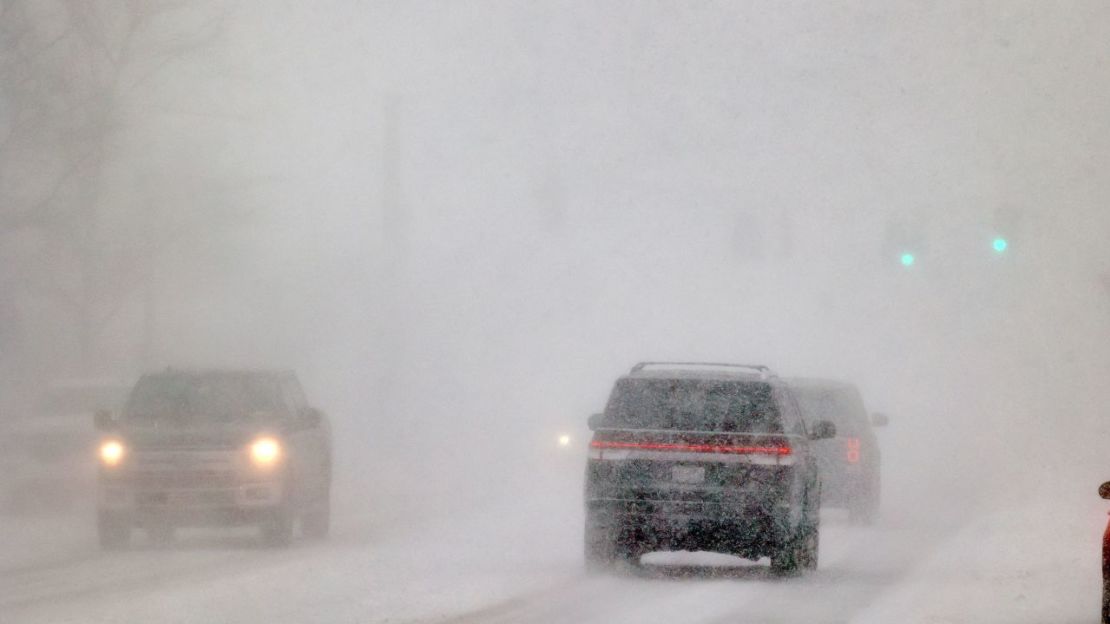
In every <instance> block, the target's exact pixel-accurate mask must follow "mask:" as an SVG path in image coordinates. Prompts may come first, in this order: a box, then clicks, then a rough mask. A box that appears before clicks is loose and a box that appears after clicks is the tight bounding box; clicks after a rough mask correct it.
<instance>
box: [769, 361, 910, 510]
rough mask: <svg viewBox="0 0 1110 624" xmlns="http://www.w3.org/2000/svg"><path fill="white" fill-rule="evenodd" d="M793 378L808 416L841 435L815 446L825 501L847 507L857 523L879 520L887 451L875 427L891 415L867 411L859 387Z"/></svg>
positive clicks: (807, 417) (825, 503) (824, 502)
mask: <svg viewBox="0 0 1110 624" xmlns="http://www.w3.org/2000/svg"><path fill="white" fill-rule="evenodd" d="M788 383H789V384H790V385H791V387H792V388H793V389H794V393H795V395H796V396H797V397H798V404H799V405H800V406H801V408H802V416H803V417H804V418H806V419H807V420H809V421H810V422H816V421H819V420H828V421H830V422H832V423H833V424H834V425H836V437H835V438H832V439H830V440H826V441H823V442H821V443H819V444H817V445H816V451H817V457H818V463H819V465H820V467H821V478H822V482H823V486H824V487H823V489H822V491H821V504H822V505H823V506H825V507H838V508H843V509H847V510H848V515H849V518H850V519H851V520H852V521H853V522H857V523H860V524H870V523H872V522H874V521H875V519H876V517H877V516H878V514H879V501H880V499H881V494H882V455H881V453H880V452H879V441H878V438H877V437H876V436H875V431H874V428H875V427H882V426H885V425H886V424H887V422H888V420H889V419H888V418H887V417H886V416H885V415H883V414H874V415H870V414H868V413H867V409H866V408H865V407H864V405H863V398H862V397H861V396H860V393H859V390H858V389H857V388H856V387H855V386H854V385H852V384H850V383H846V382H842V381H832V380H827V379H790V380H788Z"/></svg>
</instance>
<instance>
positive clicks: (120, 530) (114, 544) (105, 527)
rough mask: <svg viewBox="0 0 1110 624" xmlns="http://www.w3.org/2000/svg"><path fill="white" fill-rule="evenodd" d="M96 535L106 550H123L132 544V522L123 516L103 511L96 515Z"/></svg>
mask: <svg viewBox="0 0 1110 624" xmlns="http://www.w3.org/2000/svg"><path fill="white" fill-rule="evenodd" d="M96 535H97V538H99V541H100V547H101V548H103V549H104V550H121V549H123V548H125V547H126V546H127V545H128V544H129V543H130V542H131V521H130V520H129V519H128V518H127V517H126V516H123V515H121V514H117V513H112V512H108V511H101V512H99V513H97V515H96Z"/></svg>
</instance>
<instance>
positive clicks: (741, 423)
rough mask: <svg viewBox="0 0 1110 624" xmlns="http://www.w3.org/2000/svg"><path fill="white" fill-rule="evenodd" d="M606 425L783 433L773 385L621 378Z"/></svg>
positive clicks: (632, 427)
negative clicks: (772, 388) (772, 391)
mask: <svg viewBox="0 0 1110 624" xmlns="http://www.w3.org/2000/svg"><path fill="white" fill-rule="evenodd" d="M603 422H604V425H605V426H608V427H617V428H627V429H675V430H683V431H721V432H737V433H781V432H782V424H781V420H780V418H779V413H778V409H777V408H776V407H775V402H774V399H773V397H772V395H771V387H770V386H769V385H767V384H765V383H757V382H747V381H719V380H712V381H707V380H701V379H622V380H620V381H618V382H617V385H616V387H615V388H614V389H613V394H612V395H611V396H610V398H609V404H608V405H607V406H606V408H605V416H604V419H603Z"/></svg>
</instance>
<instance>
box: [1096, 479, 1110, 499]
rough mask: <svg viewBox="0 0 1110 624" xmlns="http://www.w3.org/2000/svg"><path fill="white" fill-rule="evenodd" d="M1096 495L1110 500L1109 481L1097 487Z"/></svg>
mask: <svg viewBox="0 0 1110 624" xmlns="http://www.w3.org/2000/svg"><path fill="white" fill-rule="evenodd" d="M1098 495H1099V496H1101V497H1103V498H1108V499H1110V481H1107V482H1106V483H1103V484H1102V485H1100V486H1098Z"/></svg>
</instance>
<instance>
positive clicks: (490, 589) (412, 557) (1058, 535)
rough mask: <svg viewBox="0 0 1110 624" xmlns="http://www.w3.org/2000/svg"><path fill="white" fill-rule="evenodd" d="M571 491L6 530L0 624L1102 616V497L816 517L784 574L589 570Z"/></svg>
mask: <svg viewBox="0 0 1110 624" xmlns="http://www.w3.org/2000/svg"><path fill="white" fill-rule="evenodd" d="M574 487H576V485H575V484H566V485H565V486H554V487H552V488H550V489H549V490H547V495H545V496H536V497H534V498H533V499H532V500H530V501H529V504H527V505H522V504H521V503H520V501H519V499H518V500H515V501H505V502H501V503H494V504H489V505H486V506H483V507H482V508H481V509H477V510H469V511H468V512H467V513H465V514H464V515H450V514H441V515H436V516H425V517H423V518H422V519H421V520H420V521H415V522H409V523H385V522H383V520H382V516H381V514H379V513H375V512H374V511H373V510H367V509H361V510H359V509H354V508H345V509H341V510H340V511H341V513H340V515H339V519H338V521H337V524H336V530H335V534H334V535H333V537H332V538H331V539H329V540H328V541H326V542H298V543H297V544H296V545H295V546H294V547H293V548H291V549H289V550H284V551H281V550H278V551H274V550H266V549H262V548H259V547H258V546H257V545H256V544H255V541H254V536H253V534H252V533H251V532H249V531H243V532H232V533H225V532H205V531H190V532H184V533H183V534H182V535H181V536H180V538H179V539H178V541H177V543H176V544H175V545H174V546H172V547H169V548H163V549H153V548H148V547H146V546H145V545H144V544H143V542H142V540H141V539H139V540H137V541H136V545H135V547H134V548H133V549H131V550H129V551H126V552H120V553H104V554H102V553H100V552H98V551H97V549H96V548H95V545H94V543H93V534H92V530H91V523H87V522H78V519H76V518H75V519H73V520H71V521H69V522H68V524H67V523H65V522H60V521H58V522H53V523H50V522H44V521H34V522H29V521H27V520H26V519H24V520H20V521H12V522H6V523H5V526H6V528H7V529H8V530H6V531H5V535H4V538H3V540H4V543H3V545H4V546H5V547H8V550H7V552H9V553H19V556H18V557H15V555H14V554H12V555H11V556H9V557H6V558H5V559H4V560H3V563H4V564H5V565H4V566H3V567H2V568H0V622H4V623H8V622H12V623H16V622H18V623H37V622H51V623H57V622H182V623H194V622H196V623H199V622H205V623H207V622H267V624H277V623H281V622H413V623H417V622H420V623H431V622H444V623H446V622H458V623H464V622H465V623H470V622H475V623H477V622H552V623H554V622H567V623H572V622H573V623H579V622H599V623H600V622H605V623H623V622H627V623H643V622H673V623H676V624H678V623H688V622H689V623H693V622H698V623H706V622H710V623H712V622H722V623H724V622H760V623H773V622H774V623H793V622H806V623H824V622H828V623H832V622H853V623H855V622H858V623H863V624H872V623H874V624H880V623H889V622H920V623H922V624H925V623H928V624H942V623H963V622H966V623H969V624H971V623H981V622H1011V623H1012V622H1028V623H1030V624H1033V623H1046V624H1047V623H1071V622H1075V623H1079V622H1095V621H1096V620H1097V617H1096V609H1097V603H1098V591H1099V581H1098V560H1097V557H1098V549H1097V546H1098V537H1099V536H1100V533H1101V529H1102V522H1103V520H1104V516H1103V515H1101V513H1100V506H1099V504H1098V503H1099V502H1100V501H1097V500H1096V501H1086V502H1084V501H1078V500H1077V501H1073V503H1074V505H1073V506H1071V508H1072V509H1074V508H1080V509H1081V511H1082V512H1083V513H1060V512H1059V511H1057V510H1056V509H1054V506H1053V505H1044V504H1040V505H1030V504H1028V502H1027V501H1026V502H1022V503H1019V502H1018V501H1015V502H1014V504H1013V505H1012V506H1001V507H1000V506H997V505H994V506H991V508H990V511H984V510H982V509H977V508H976V507H975V506H968V505H960V506H954V508H953V509H949V510H947V511H944V512H941V511H940V510H935V512H934V513H924V512H923V510H921V509H916V510H912V511H911V509H910V506H908V505H907V504H898V503H894V504H891V505H888V510H887V512H886V513H885V515H884V518H883V520H882V521H881V522H880V523H879V524H878V525H877V526H875V527H870V528H862V527H854V526H851V525H849V524H847V522H845V520H844V518H843V517H842V516H841V515H840V514H838V513H836V512H835V511H833V512H829V513H826V514H825V516H824V527H823V533H822V549H821V569H820V570H818V571H817V572H816V573H814V574H811V575H809V576H806V577H804V578H798V579H778V578H774V577H772V576H771V575H770V574H769V572H768V570H767V568H766V566H765V565H764V564H750V563H746V562H742V561H740V560H736V559H732V558H729V557H723V556H715V555H706V554H700V553H699V554H686V553H682V554H677V553H660V554H653V555H649V556H648V557H647V558H646V559H645V565H644V566H643V567H641V568H639V569H634V570H628V571H626V572H625V573H624V574H622V575H617V576H607V577H590V576H586V575H585V574H583V573H582V571H581V556H580V533H579V531H580V514H579V512H578V510H577V505H575V504H566V500H568V498H569V497H571V496H572V495H573V491H572V490H573V489H574ZM564 496H566V497H567V498H564ZM569 499H570V500H574V499H573V498H569ZM1088 503H1089V504H1088ZM1065 507H1068V506H1067V505H1065ZM20 544H22V545H23V549H22V550H21V549H20ZM30 544H45V545H47V546H49V547H48V548H45V549H41V550H39V551H36V550H35V549H32V548H29V547H28V545H30Z"/></svg>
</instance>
